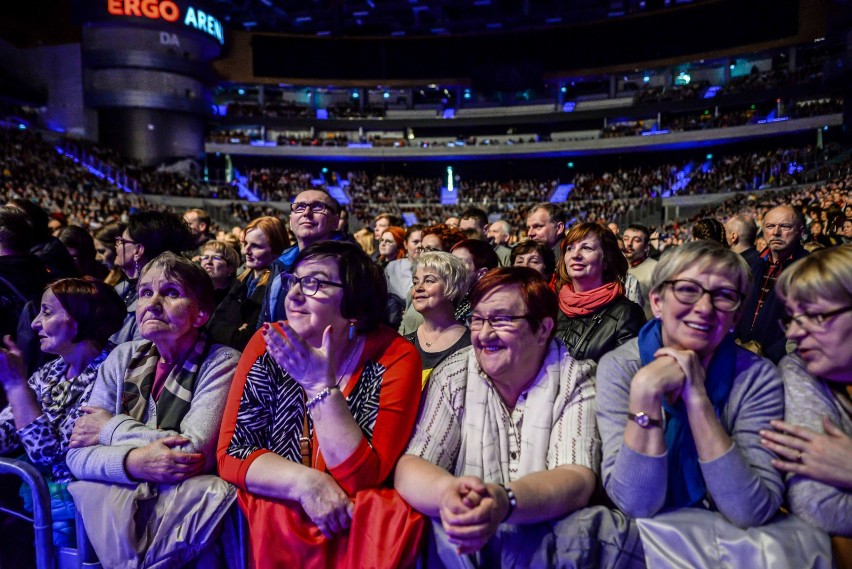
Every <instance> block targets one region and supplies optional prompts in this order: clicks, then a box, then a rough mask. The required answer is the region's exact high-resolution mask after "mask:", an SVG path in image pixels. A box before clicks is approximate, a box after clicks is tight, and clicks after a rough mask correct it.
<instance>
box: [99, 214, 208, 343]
mask: <svg viewBox="0 0 852 569" xmlns="http://www.w3.org/2000/svg"><path fill="white" fill-rule="evenodd" d="M194 248H195V240H194V238H193V236H192V232H191V231H190V230H189V226H188V225H187V224H186V222H185V221H184V220H183V218H182V217H180V216H179V215H177V214H175V213H171V212H166V211H142V212H139V213H136V214H133V215H131V216H130V219H129V220H128V222H127V227H125V228H124V231H123V232H122V233H121V235H120V236H118V237H116V238H115V266H116V267H118V268H120V269H121V270H122V271H124V274H125V275H126V276H127V278H126V279H125V280H123V281H120V282H119V283H118V284H116V285H115V290H116V292H117V293H118V295H119V296H120V297H121V298H122V300H124V304H125V306H127V316H126V317H125V319H124V324H123V325H122V327H121V329H120V330H119V331H118V332H116V333H115V334H113V335H112V337H111V338H110V341H112V342H114V343H115V344H121V343H123V342H129V341H131V340H141V339H142V336H141V335H140V333H139V327H138V324H137V322H136V306H137V294H136V290H137V286H136V284H137V281H138V279H139V273H140V272H141V271H142V268H143V267H144V266H145V265H147V264H148V262H149V261H151V260H152V259H154V258H155V257H158V256H159V255H160V254H161V253H165V252H166V251H170V252H172V253H175V254H180V253H182V252H183V251H189V250H190V249H194Z"/></svg>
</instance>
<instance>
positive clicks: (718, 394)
mask: <svg viewBox="0 0 852 569" xmlns="http://www.w3.org/2000/svg"><path fill="white" fill-rule="evenodd" d="M662 327H663V326H662V321H660V320H658V319H656V318H655V319H654V320H651V321H650V322H648V323H647V324H645V326H643V327H642V329H641V330H640V331H639V357H640V359H641V362H642V366H646V365H648V364H649V363H651V362H652V361H654V359H655V358H654V354H655V353H656V351H657V350H658V349H660V348H662V347H663V337H662ZM736 349H737V348H736V343H735V342H734V336H733V334H728V335H727V336H725V339H724V340H722V343H721V344H719V347H718V348H716V353H715V354H713V357H712V359H711V360H710V365H709V366H708V367H707V375H706V379H705V381H704V383H705V386H706V389H707V395H708V396H709V397H710V402H711V403H712V404H713V410H714V411H715V412H716V416H717V417H719V416H720V415H721V413H722V408H723V407H724V405H725V403H726V402H727V400H728V395H729V394H730V393H731V387H732V386H733V383H734V375H735V373H736V363H737V354H736ZM663 409H664V410H665V412H666V425H665V431H664V435H665V440H666V448H667V449H668V460H667V462H668V486H667V490H666V503H665V507H666V508H667V509H676V508H686V507H690V506H697V505H698V504H699V503H700V502H701V501H702V500H703V499H704V496H705V495H706V494H707V486H706V484H705V482H704V476H703V475H702V474H701V467H700V465H699V464H698V451H697V450H696V448H695V439H694V438H693V436H692V430H691V429H690V428H689V417H688V416H687V413H686V405H685V404H684V402H683V399H678V400H677V401H676V402H675V403H674V404H669V403H668V402H667V401H666V400H665V399H663Z"/></svg>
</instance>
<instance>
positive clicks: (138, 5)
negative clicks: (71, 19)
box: [107, 0, 225, 44]
mask: <svg viewBox="0 0 852 569" xmlns="http://www.w3.org/2000/svg"><path fill="white" fill-rule="evenodd" d="M107 11H108V12H109V13H110V14H112V15H113V16H129V17H135V18H147V19H149V20H163V21H166V22H169V23H175V22H180V23H183V25H185V26H188V27H190V28H193V29H196V30H198V31H200V32H204V33H206V34H209V35H211V36H213V37H214V38H216V39H217V40H218V41H219V43H220V44H224V43H225V34H224V32H223V29H222V23H221V22H220V21H219V20H218V19H217V18H215V17H214V16H213V15H211V14H208V13H207V12H204V11H203V10H200V9H198V8H194V7H193V6H187V7H186V13H185V14H181V9H180V7H179V6H178V5H177V4H176V3H175V2H173V1H172V0H107Z"/></svg>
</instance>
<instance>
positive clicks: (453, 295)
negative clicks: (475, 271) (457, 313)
mask: <svg viewBox="0 0 852 569" xmlns="http://www.w3.org/2000/svg"><path fill="white" fill-rule="evenodd" d="M418 267H423V268H424V269H431V270H433V271H435V272H436V273H438V276H440V277H441V278H442V279H444V283H446V284H445V285H444V294H445V295H446V297H447V298H449V299H450V300H451V301H452V302H453V304H455V303H456V302H458V301H459V300H460V299H461V297H463V296H464V294H465V293H466V292H467V289H468V288H470V281H471V277H472V275H471V274H470V271H469V270H468V269H467V265H465V263H464V261H462V260H461V259H459V258H458V257H456V256H455V255H453V254H452V253H445V252H444V251H430V252H428V253H421V255H420V256H419V257H417V259H415V260H414V262H413V263H412V264H411V276H412V277H414V274H415V273H416V272H417V268H418Z"/></svg>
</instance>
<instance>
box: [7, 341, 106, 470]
mask: <svg viewBox="0 0 852 569" xmlns="http://www.w3.org/2000/svg"><path fill="white" fill-rule="evenodd" d="M113 347H114V346H113V345H112V344H110V345H108V346H107V347H106V348H104V350H103V351H102V352H101V353H100V354H98V356H97V357H96V358H95V359H94V360H92V361H91V363H89V365H88V366H86V369H84V370H83V372H82V373H81V374H80V375H78V376H77V377H75V378H72V379H66V378H65V373H66V372H67V371H68V364H67V363H65V361H63V360H62V358H58V359H55V360H53V361H52V362H49V363H47V364H45V365H43V366H42V367H40V368H39V369H37V370H36V372H35V373H33V374H32V376H31V377H30V379H29V380H28V381H27V384H28V385H29V386H30V389H32V390H33V391H34V392H35V396H36V401H38V404H39V406H40V407H41V409H42V411H43V414H42V415H41V416H39V417H38V418H37V419H36V420H35V421H33V422H32V423H30V424H29V425H27V426H26V427H24V428H23V429H20V430H18V429H16V428H15V417H14V415H13V414H12V407H11V406H7V407H6V408H5V409H3V410H2V411H0V453H7V452H9V451H11V450H14V449H15V448H17V447H18V446H23V447H24V451H25V452H26V453H27V456H28V457H29V459H30V461H31V462H32V463H33V464H35V465H36V466H37V467H49V468H50V469H51V475H52V476H51V478H52V479H53V481H54V482H67V481H70V480H73V478H74V477H73V476H72V475H71V473H70V472H69V471H68V467H67V466H66V465H65V453H66V452H68V440H69V439H70V438H71V431H72V429H73V428H74V422H75V421H76V420H77V417H79V416H80V407H81V406H82V405H85V404H86V402H87V401H88V400H89V395H90V394H91V392H92V386H93V385H94V382H95V378H96V377H97V375H98V368H99V367H100V366H101V364H102V363H103V361H104V360H105V359H106V357H107V356H108V355H109V353H110V352H111V351H112V348H113Z"/></svg>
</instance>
